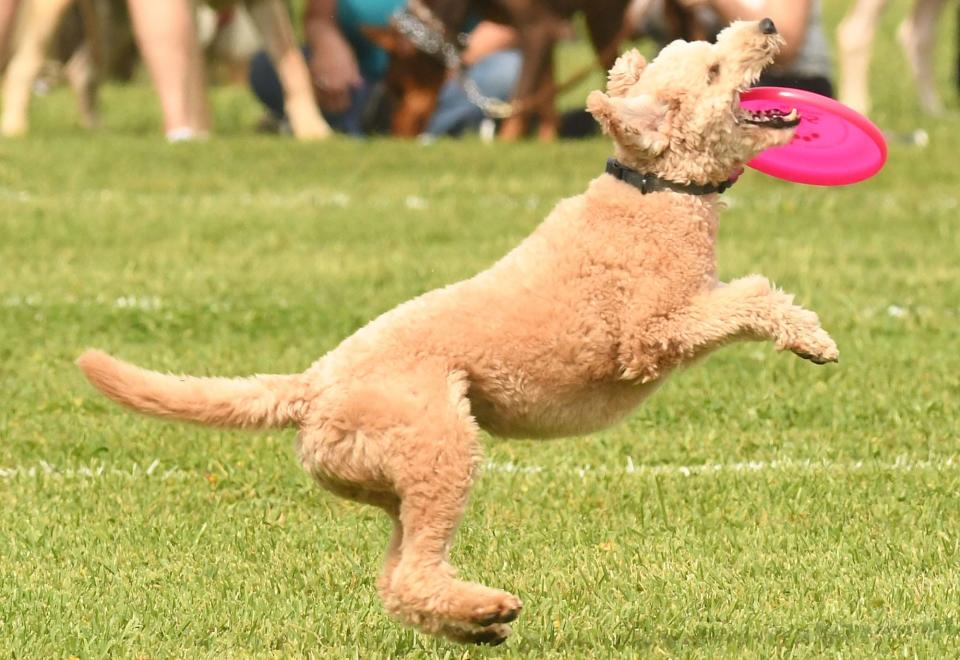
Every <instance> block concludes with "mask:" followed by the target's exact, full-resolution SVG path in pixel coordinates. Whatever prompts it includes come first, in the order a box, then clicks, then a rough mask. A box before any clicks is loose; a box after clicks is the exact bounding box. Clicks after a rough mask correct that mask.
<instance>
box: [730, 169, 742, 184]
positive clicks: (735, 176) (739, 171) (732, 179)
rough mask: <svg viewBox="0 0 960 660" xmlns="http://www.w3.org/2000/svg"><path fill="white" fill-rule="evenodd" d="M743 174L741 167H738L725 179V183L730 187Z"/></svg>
mask: <svg viewBox="0 0 960 660" xmlns="http://www.w3.org/2000/svg"><path fill="white" fill-rule="evenodd" d="M741 174H743V167H738V168H737V169H735V170H734V171H733V174H731V175H730V177H729V178H728V179H727V183H729V184H730V185H731V186H732V185H733V184H735V183H736V182H737V179H739V178H740V175H741Z"/></svg>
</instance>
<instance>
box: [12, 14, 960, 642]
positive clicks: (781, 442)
mask: <svg viewBox="0 0 960 660" xmlns="http://www.w3.org/2000/svg"><path fill="white" fill-rule="evenodd" d="M903 4H904V3H902V2H901V3H898V4H897V6H896V7H895V9H894V11H892V12H891V13H890V15H889V16H887V17H886V19H885V23H884V29H883V30H885V32H884V35H883V36H882V37H881V42H882V47H881V49H880V54H879V56H878V66H877V67H876V68H875V72H876V73H875V77H876V82H877V85H876V86H875V89H876V90H877V93H876V96H877V106H878V108H877V113H876V118H877V119H878V121H879V122H880V123H881V124H882V125H883V126H884V127H886V128H889V129H892V130H895V131H907V130H912V129H913V128H916V127H923V128H925V129H926V130H927V131H928V133H929V137H930V144H929V146H928V147H926V148H918V147H914V146H908V145H903V144H899V143H894V144H892V145H891V152H890V163H889V165H888V166H887V168H886V169H885V171H884V172H883V173H882V174H881V175H879V176H877V177H876V178H875V179H873V180H871V181H870V182H867V183H864V184H861V185H857V186H853V187H849V188H845V189H820V188H811V187H804V186H800V185H792V184H787V183H783V182H778V181H775V180H772V179H769V178H766V177H764V176H763V175H760V174H759V173H756V172H748V174H747V175H745V176H744V177H743V178H742V179H741V181H740V183H738V184H737V186H736V187H735V188H734V189H733V190H732V191H731V192H730V193H729V194H728V199H729V202H730V209H729V211H728V212H727V213H726V214H725V215H724V216H723V219H722V222H721V239H720V245H719V253H720V270H721V275H722V277H723V278H725V279H728V278H733V277H737V276H740V275H744V274H748V273H752V272H760V273H763V274H765V275H767V276H769V277H770V278H771V279H773V280H774V281H775V282H777V283H778V284H779V285H781V286H783V287H784V288H786V289H787V290H790V291H792V292H796V294H797V298H798V300H799V301H800V302H801V303H802V304H804V305H806V306H809V307H811V308H813V309H815V310H817V311H818V312H819V313H820V315H821V318H822V320H823V323H824V325H825V327H826V328H827V329H828V330H830V331H831V333H832V334H833V336H834V337H835V338H836V340H837V342H838V344H839V345H840V349H841V354H842V359H841V362H840V364H839V365H831V366H826V367H816V366H814V365H812V364H810V363H808V362H804V361H802V360H799V359H797V358H796V357H794V356H793V355H790V354H778V353H776V352H775V351H774V350H773V348H772V347H771V346H770V345H766V344H742V345H738V346H735V347H730V348H727V349H724V350H723V351H721V352H719V353H717V354H716V355H714V356H712V357H711V358H710V359H709V360H707V361H705V362H703V363H701V364H699V365H697V366H696V367H694V368H693V369H691V370H689V371H683V372H680V373H678V374H676V375H675V376H674V377H672V378H671V379H670V380H669V382H668V383H667V385H665V387H663V388H662V390H661V391H660V392H659V393H658V394H657V395H656V396H654V397H653V398H652V399H651V400H649V401H648V402H647V403H646V404H645V405H644V406H643V407H642V408H641V409H639V410H638V411H637V412H636V413H635V414H633V415H632V416H631V417H630V418H629V419H628V420H627V421H626V422H625V423H623V424H621V425H620V426H618V427H616V428H613V429H610V430H609V431H606V432H604V433H599V434H596V435H594V436H591V437H587V438H571V439H565V440H557V441H551V442H549V443H546V442H532V441H509V442H508V441H498V440H493V439H485V441H484V445H485V451H486V456H487V459H488V465H487V469H486V471H485V473H484V475H483V477H482V478H481V479H480V481H479V483H478V485H477V487H476V489H475V491H474V497H473V500H472V503H471V506H470V508H469V511H468V513H467V515H466V518H465V520H464V522H463V525H462V529H461V532H460V534H459V536H458V539H457V544H456V546H455V548H454V551H453V556H454V559H455V561H456V563H457V564H458V565H459V566H460V567H461V568H462V573H463V575H464V576H466V577H468V578H470V579H476V580H480V581H483V582H486V583H488V584H491V585H493V586H499V587H503V588H506V589H509V590H511V591H513V592H515V593H517V594H519V595H520V597H521V598H523V600H524V603H525V608H524V611H523V613H522V615H521V617H520V619H519V620H518V621H517V623H516V624H515V626H514V629H515V634H514V636H513V637H512V638H511V639H510V641H509V642H508V643H507V644H506V645H505V646H503V647H499V648H497V649H480V648H469V649H464V648H462V647H457V646H455V645H452V644H449V643H447V642H445V641H442V640H435V639H433V638H430V637H426V636H423V635H420V634H417V633H414V632H412V631H410V630H408V629H405V628H402V627H400V626H399V625H397V624H395V623H394V622H393V621H392V620H390V619H389V618H388V617H387V616H386V615H385V614H384V613H383V611H382V609H381V606H380V604H379V602H378V600H377V598H376V594H375V589H374V580H375V576H376V573H377V571H378V568H379V562H380V558H381V554H382V551H383V548H384V546H385V543H386V539H387V536H388V526H387V522H386V520H385V519H384V518H383V517H382V516H381V515H380V514H379V513H378V512H377V511H375V510H373V509H370V508H364V507H361V506H358V505H354V504H351V503H347V502H344V501H343V500H340V499H336V498H334V497H333V496H331V495H328V494H326V493H325V492H323V491H321V490H319V489H318V488H316V487H315V486H314V485H313V484H312V483H311V482H310V480H309V479H308V477H307V476H306V475H305V474H304V473H303V472H302V470H301V469H300V468H299V466H298V465H297V463H296V461H295V459H294V456H293V452H292V451H291V445H292V442H293V435H294V434H293V432H286V431H284V432H277V431H273V432H259V433H254V432H239V431H238V432H234V431H224V430H209V429H204V428H198V427H193V426H187V425H177V424H173V423H167V422H161V421H156V420H152V419H147V418H144V417H140V416H137V415H134V414H131V413H128V412H125V411H123V410H121V409H119V408H118V407H116V406H114V405H113V404H111V403H109V402H107V401H106V400H105V399H103V398H102V397H101V396H100V395H98V394H97V393H96V392H94V391H93V390H92V389H91V388H90V387H89V386H88V385H87V384H86V383H85V381H84V380H83V379H82V378H81V376H80V374H79V373H78V371H77V370H76V368H75V367H74V366H73V364H72V362H73V360H74V359H75V358H76V356H77V355H78V354H79V352H80V351H81V350H82V349H83V348H85V347H87V346H96V347H100V348H103V349H106V350H109V351H111V352H113V353H115V354H117V355H119V356H122V357H124V358H126V359H129V360H132V361H135V362H137V363H140V364H143V365H145V366H149V367H152V368H155V369H159V370H162V371H173V372H186V373H193V374H198V375H245V374H249V373H253V372H285V371H297V370H300V369H303V368H304V367H306V366H307V365H308V364H309V363H310V362H311V361H312V360H314V359H315V358H316V357H317V356H319V355H321V354H322V353H324V352H325V351H327V350H329V349H330V348H332V347H333V346H335V345H336V344H337V342H338V341H339V340H340V339H341V338H343V337H345V336H346V335H348V334H349V333H350V332H352V331H353V330H355V329H357V328H358V327H360V326H361V325H362V324H363V323H365V322H366V321H367V320H368V319H370V318H371V317H373V316H375V315H376V314H378V313H380V312H383V311H385V310H387V309H389V308H390V307H392V306H393V305H395V304H397V303H399V302H401V301H403V300H405V299H407V298H409V297H411V296H414V295H416V294H418V293H421V292H424V291H426V290H429V289H431V288H433V287H436V286H439V285H442V284H444V283H448V282H451V281H454V280H456V279H459V278H462V277H466V276H469V275H471V274H472V273H474V272H476V271H477V270H479V269H482V268H484V267H485V266H486V265H488V264H490V263H491V262H492V261H494V260H495V259H496V258H498V257H499V256H500V255H501V254H503V253H504V252H505V251H506V250H508V249H509V248H510V247H511V246H513V245H514V244H515V243H516V242H518V241H519V240H520V239H521V238H522V237H523V236H524V235H526V234H527V233H528V232H529V231H530V230H531V229H532V228H533V227H534V226H535V225H536V224H537V222H538V221H539V220H540V219H541V218H542V217H543V216H544V215H545V214H546V213H548V212H549V210H550V209H551V208H552V206H553V205H554V204H555V203H556V201H557V200H559V199H561V198H563V197H565V196H568V195H571V194H575V193H577V192H579V191H581V190H582V189H583V187H584V186H585V184H586V182H587V181H588V180H589V179H591V178H592V177H594V176H596V175H597V174H598V173H599V171H600V170H601V168H602V166H603V161H604V158H605V157H606V156H607V155H608V151H609V147H608V145H607V143H606V141H604V140H601V139H597V140H593V141H587V142H582V143H573V144H554V145H541V144H535V143H529V144H520V145H514V146H507V145H492V146H491V145H484V144H481V143H479V142H476V141H472V140H468V141H463V142H441V143H438V144H435V145H432V146H430V147H422V146H419V145H416V144H406V143H398V142H390V141H382V140H371V141H367V142H360V141H353V140H346V139H337V140H334V141H332V142H330V143H327V144H323V145H299V144H296V143H294V142H292V141H291V140H289V139H281V138H271V137H264V136H254V135H251V133H250V131H249V126H250V125H251V124H252V122H253V120H254V119H255V118H256V108H255V107H254V106H253V105H252V102H251V101H249V100H248V99H247V98H246V96H245V95H244V93H243V92H242V91H237V90H219V91H217V92H216V94H215V96H214V101H215V105H216V108H217V114H218V123H219V125H220V128H221V135H220V136H219V137H218V138H217V139H215V140H213V141H210V142H209V143H206V144H184V145H176V146H169V145H166V144H164V143H163V142H162V141H161V140H160V139H159V137H158V136H157V135H156V132H155V126H156V124H157V122H158V116H157V111H156V107H155V106H156V103H155V101H154V99H153V96H152V93H151V92H150V90H149V88H147V87H146V86H135V87H132V88H119V87H111V88H109V89H107V90H106V93H105V99H104V105H105V110H106V117H105V124H106V127H105V128H104V129H102V130H101V131H100V132H99V133H97V134H96V135H89V134H87V133H84V132H82V131H80V130H79V129H77V128H75V127H74V124H73V111H72V100H71V99H70V97H69V95H67V94H66V93H65V92H62V91H58V92H56V93H55V94H54V95H53V96H52V97H48V98H45V99H41V100H40V101H39V102H38V103H36V107H35V112H34V120H35V121H34V127H35V132H34V134H33V135H32V136H31V137H30V138H28V139H24V140H16V141H4V142H0V656H3V657H67V656H78V657H81V658H88V657H101V656H119V657H170V656H177V657H211V658H213V657H218V658H219V657H235V656H268V655H275V656H278V657H289V656H302V655H314V656H318V657H362V658H367V657H387V656H409V657H420V656H425V657H463V656H464V655H465V654H466V655H469V656H470V657H500V656H508V657H509V656H518V657H529V658H542V657H560V656H571V657H623V656H627V657H631V656H641V657H642V656H656V657H659V656H667V657H673V656H680V657H703V658H714V657H724V656H752V657H761V658H767V657H772V656H812V655H820V654H824V655H826V654H829V655H831V656H838V657H857V656H859V657H876V656H892V655H898V656H899V655H904V656H910V657H913V656H917V657H936V656H943V657H951V656H955V655H956V653H957V649H958V648H960V432H958V428H960V422H958V415H960V330H958V328H960V173H958V169H957V160H956V159H957V156H956V154H957V153H958V152H960V121H958V120H957V118H956V109H957V103H956V100H955V96H954V95H953V92H952V91H951V90H950V87H949V86H948V84H947V83H948V74H949V71H948V68H947V66H946V65H947V58H948V55H950V53H948V52H947V51H946V50H944V51H943V52H942V53H941V54H942V59H941V64H942V66H941V68H940V74H941V88H942V89H944V90H945V91H950V93H951V96H950V106H951V108H952V112H953V114H951V115H948V116H947V117H945V118H942V119H938V120H931V119H927V118H923V117H922V116H920V115H919V114H918V112H917V107H916V102H915V100H914V97H913V94H912V89H911V87H910V86H909V83H908V82H907V80H906V76H905V67H904V64H903V63H902V61H901V60H900V58H899V56H898V53H897V51H895V50H893V46H892V41H891V40H890V38H889V33H890V31H891V26H892V25H893V24H894V23H895V21H896V20H897V18H898V17H899V15H901V14H902V12H903V9H904V6H903ZM837 7H838V5H837V3H834V4H833V5H831V6H830V10H831V20H834V19H835V14H836V10H837ZM943 29H944V31H945V33H947V32H950V31H952V30H953V24H952V23H951V22H947V23H945V24H944V26H943Z"/></svg>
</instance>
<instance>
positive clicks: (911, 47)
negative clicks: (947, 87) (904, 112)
mask: <svg viewBox="0 0 960 660" xmlns="http://www.w3.org/2000/svg"><path fill="white" fill-rule="evenodd" d="M943 7H944V0H915V2H914V3H913V9H912V10H911V12H910V14H909V15H908V16H907V17H906V18H905V19H903V22H902V23H900V27H899V28H898V29H897V41H899V42H900V46H901V47H902V48H903V52H904V54H905V55H906V57H907V62H908V63H909V64H910V70H911V72H912V73H913V79H914V80H915V81H916V83H917V91H918V92H919V93H920V105H921V106H922V107H923V109H924V110H925V111H926V112H929V113H931V114H939V113H940V112H943V102H942V101H941V100H940V95H939V94H937V85H936V76H935V75H934V72H933V58H934V51H935V50H936V45H937V20H938V19H939V18H940V14H941V13H942V11H943Z"/></svg>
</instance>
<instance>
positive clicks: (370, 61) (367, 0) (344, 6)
mask: <svg viewBox="0 0 960 660" xmlns="http://www.w3.org/2000/svg"><path fill="white" fill-rule="evenodd" d="M405 4H406V0H338V2H337V23H339V24H340V29H341V30H343V35H344V36H345V37H346V38H347V41H349V42H350V45H351V46H353V49H354V51H355V52H356V54H357V64H358V65H359V66H360V73H361V74H363V77H364V78H366V79H367V80H377V79H379V78H382V77H383V75H384V73H386V71H387V64H388V62H389V56H388V55H387V53H386V51H384V50H383V49H382V48H380V47H379V46H377V45H376V44H374V43H373V42H371V41H370V40H369V39H367V38H366V37H364V36H363V33H362V32H361V31H360V28H361V27H363V26H371V27H386V26H387V24H388V23H389V22H390V16H392V15H393V12H395V11H396V10H398V9H400V8H401V7H403V6H404V5H405Z"/></svg>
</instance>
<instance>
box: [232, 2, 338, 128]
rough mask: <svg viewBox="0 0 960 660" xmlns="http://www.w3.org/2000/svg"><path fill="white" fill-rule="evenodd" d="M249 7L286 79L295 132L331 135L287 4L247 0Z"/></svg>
mask: <svg viewBox="0 0 960 660" xmlns="http://www.w3.org/2000/svg"><path fill="white" fill-rule="evenodd" d="M247 9H248V10H249V12H250V16H251V18H253V22H254V23H255V24H256V26H257V28H258V29H259V30H260V34H261V35H263V40H264V45H265V46H266V48H267V52H268V53H269V54H270V59H272V60H273V64H274V66H275V67H276V69H277V75H278V76H279V77H280V82H281V83H283V95H284V107H285V108H286V111H287V116H288V117H289V118H290V127H291V128H292V129H293V134H294V135H295V136H296V137H297V138H298V139H300V140H322V139H324V138H326V137H329V136H330V134H331V132H332V131H331V130H330V126H328V125H327V122H326V121H325V120H324V119H323V117H322V116H321V115H320V110H319V109H318V108H317V101H316V98H315V97H314V95H313V85H312V84H311V82H310V70H309V69H308V68H307V62H306V60H304V59H303V53H301V52H300V48H299V46H298V45H297V40H296V37H295V36H294V33H293V26H292V25H290V17H289V15H288V14H287V8H286V6H285V5H284V4H283V3H282V2H280V1H279V0H248V1H247Z"/></svg>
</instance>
